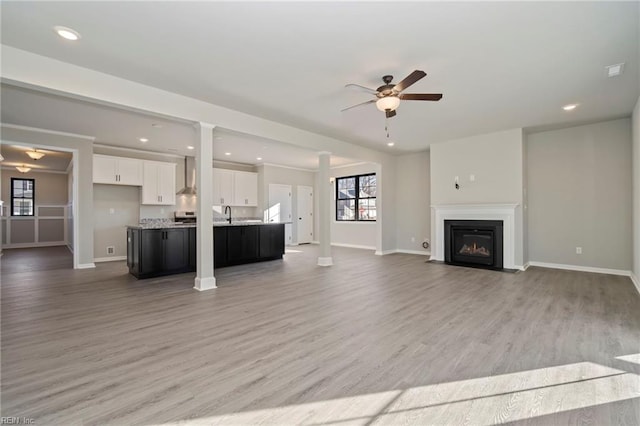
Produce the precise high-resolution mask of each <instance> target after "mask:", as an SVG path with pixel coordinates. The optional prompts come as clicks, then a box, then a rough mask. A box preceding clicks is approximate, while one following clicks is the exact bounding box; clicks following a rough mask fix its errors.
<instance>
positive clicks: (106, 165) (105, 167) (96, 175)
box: [93, 154, 118, 184]
mask: <svg viewBox="0 0 640 426" xmlns="http://www.w3.org/2000/svg"><path fill="white" fill-rule="evenodd" d="M117 174H118V173H117V172H116V157H110V156H107V155H97V154H96V155H94V156H93V183H108V184H116V183H118V182H117Z"/></svg>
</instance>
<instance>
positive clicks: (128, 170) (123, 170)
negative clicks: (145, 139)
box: [117, 157, 142, 186]
mask: <svg viewBox="0 0 640 426" xmlns="http://www.w3.org/2000/svg"><path fill="white" fill-rule="evenodd" d="M117 172H118V173H117V174H118V184H120V185H132V186H140V185H142V161H141V160H137V159H135V158H124V157H121V158H118V161H117Z"/></svg>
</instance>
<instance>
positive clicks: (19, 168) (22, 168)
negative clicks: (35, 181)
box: [16, 164, 31, 173]
mask: <svg viewBox="0 0 640 426" xmlns="http://www.w3.org/2000/svg"><path fill="white" fill-rule="evenodd" d="M16 170H18V171H19V172H20V173H28V172H29V171H30V170H31V167H27V166H25V165H24V164H23V165H22V166H16Z"/></svg>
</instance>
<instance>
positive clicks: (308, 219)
mask: <svg viewBox="0 0 640 426" xmlns="http://www.w3.org/2000/svg"><path fill="white" fill-rule="evenodd" d="M296 195H297V196H298V199H297V201H296V206H297V208H298V209H297V210H298V220H297V222H296V223H297V226H298V229H297V231H298V244H308V243H310V242H311V241H313V188H312V187H310V186H302V185H298V192H297V194H296Z"/></svg>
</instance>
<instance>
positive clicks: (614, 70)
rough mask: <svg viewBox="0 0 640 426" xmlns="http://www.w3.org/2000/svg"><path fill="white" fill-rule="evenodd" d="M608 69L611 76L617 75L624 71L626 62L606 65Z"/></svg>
mask: <svg viewBox="0 0 640 426" xmlns="http://www.w3.org/2000/svg"><path fill="white" fill-rule="evenodd" d="M605 68H606V69H607V75H608V76H609V77H617V76H619V75H620V74H622V72H623V71H624V62H622V63H620V64H615V65H609V66H608V67H605Z"/></svg>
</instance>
